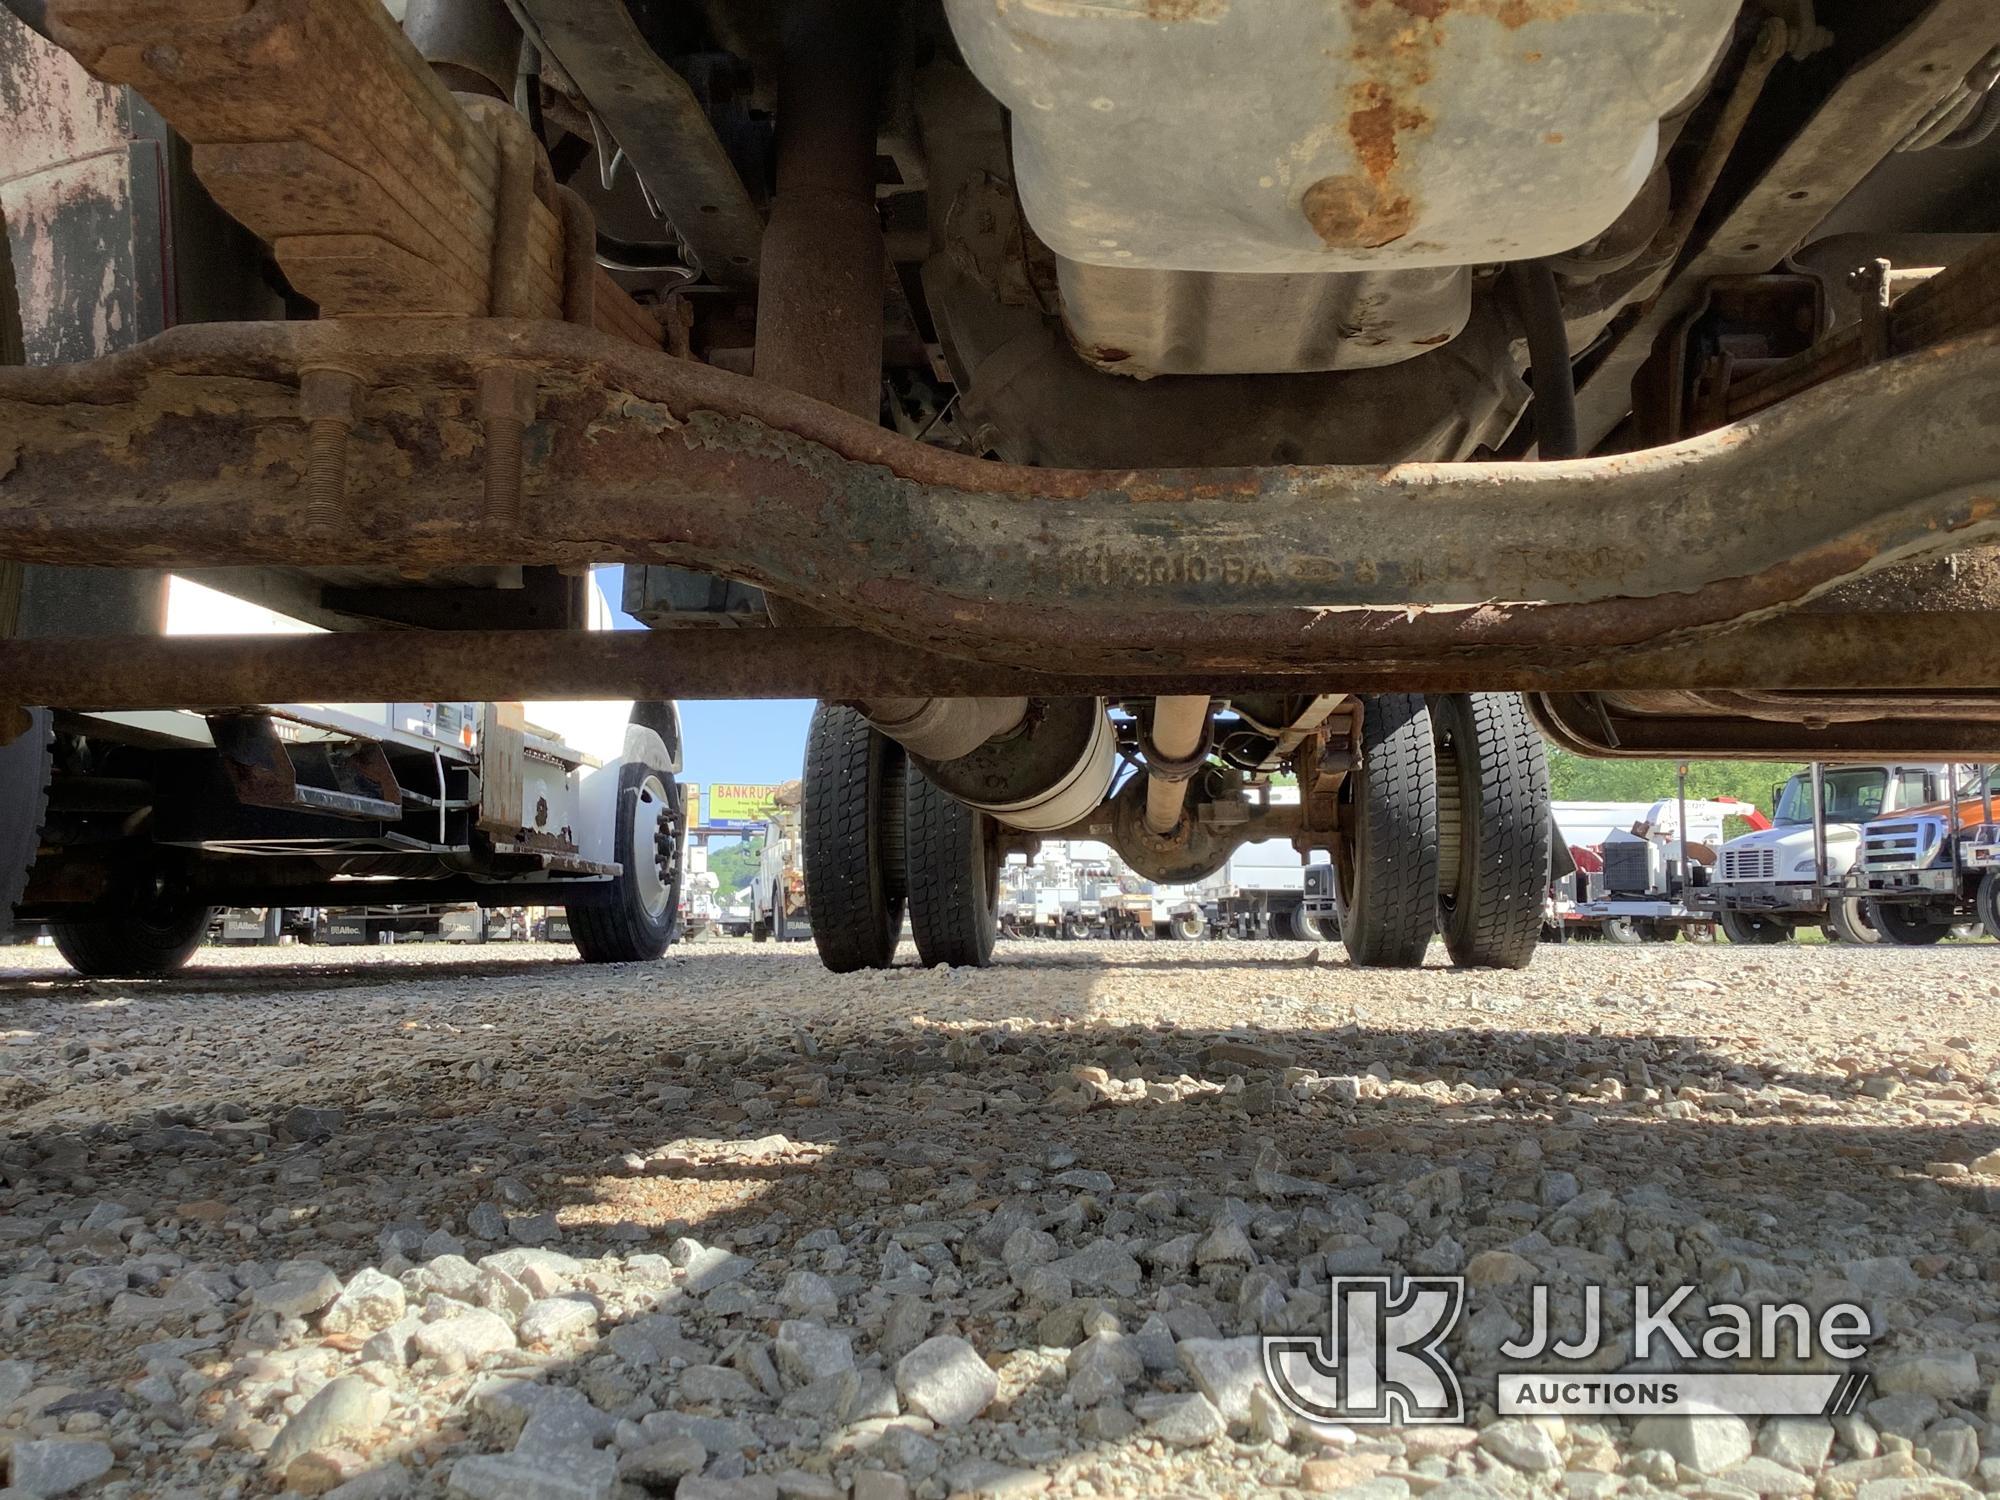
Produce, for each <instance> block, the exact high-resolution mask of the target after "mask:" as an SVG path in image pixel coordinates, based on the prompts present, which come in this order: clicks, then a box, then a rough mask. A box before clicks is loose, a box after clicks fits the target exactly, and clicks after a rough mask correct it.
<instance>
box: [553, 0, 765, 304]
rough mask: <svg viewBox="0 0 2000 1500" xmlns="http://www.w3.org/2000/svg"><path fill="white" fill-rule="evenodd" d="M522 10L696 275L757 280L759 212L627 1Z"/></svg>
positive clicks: (556, 1) (689, 92) (695, 102)
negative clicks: (680, 243) (683, 245)
mask: <svg viewBox="0 0 2000 1500" xmlns="http://www.w3.org/2000/svg"><path fill="white" fill-rule="evenodd" d="M521 8H522V9H523V10H524V11H525V12H526V13H527V14H528V16H529V18H530V19H531V20H532V21H533V22H534V24H535V29H536V32H537V34H538V35H539V37H540V39H541V41H542V42H543V44H544V45H545V46H546V47H547V48H548V50H549V52H550V53H551V54H552V55H553V56H554V57H555V59H556V61H557V62H559V63H561V64H562V67H563V71H564V72H566V73H568V74H569V76H570V77H571V78H572V79H574V80H575V82H576V84H577V87H578V88H579V89H581V90H582V91H583V93H584V95H585V96H586V97H587V98H588V99H589V100H590V103H591V107H592V108H593V109H595V110H596V111H597V113H598V115H599V116H600V117H601V118H602V119H603V121H604V123H605V125H606V126H607V127H608V128H609V130H610V131H611V134H612V137H613V138H614V139H615V140H616V141H617V142H618V144H619V146H620V147H622V148H623V150H624V152H625V156H626V159H627V160H628V161H630V162H631V163H632V166H633V167H634V168H635V169H636V170H637V172H638V173H639V179H640V181H642V182H643V183H645V185H646V189H647V191H648V192H650V193H651V194H652V195H653V198H654V201H656V202H657V203H659V205H660V206H661V207H662V208H663V209H664V210H665V211H666V214H667V218H668V219H669V220H671V221H672V223H673V226H674V229H675V231H676V232H677V233H679V235H680V237H681V238H682V239H683V240H685V241H686V242H687V246H688V249H689V250H690V251H691V252H692V253H693V255H694V258H695V260H696V261H697V262H699V263H700V265H701V268H702V270H704V271H706V272H707V273H708V275H709V276H710V277H711V278H712V279H713V280H716V281H720V282H723V283H725V284H727V283H741V282H752V281H755V280H756V279H757V272H758V262H759V259H760V256H761V253H762V250H761V245H760V241H761V240H762V237H763V233H764V225H763V221H762V219H761V217H760V216H759V214H758V212H757V206H756V204H755V203H753V202H752V201H751V199H750V192H749V189H747V188H746V187H745V186H744V185H743V179H742V177H741V176H739V175H738V173H737V171H736V168H735V166H734V164H733V163H731V161H730V160H729V157H728V154H727V153H726V152H724V150H723V149H722V143H721V142H720V141H719V140H717V139H716V135H715V127H714V126H713V125H711V124H710V123H709V120H708V115H707V114H706V112H705V111H704V110H703V108H702V103H701V101H700V100H699V99H698V98H696V97H695V93H694V90H693V89H692V88H690V87H689V86H688V83H687V80H685V79H684V78H682V77H681V76H680V74H678V73H676V72H675V71H674V70H673V69H672V68H670V67H668V66H667V65H666V63H664V62H662V61H661V60H660V58H659V56H658V54H657V53H655V52H654V51H653V49H652V46H651V45H650V44H649V43H648V42H647V41H646V38H645V37H644V36H643V35H642V34H641V32H640V30H639V27H638V25H637V24H636V23H635V22H634V21H633V19H632V16H631V13H630V12H629V11H628V10H627V9H626V6H625V0H522V4H521Z"/></svg>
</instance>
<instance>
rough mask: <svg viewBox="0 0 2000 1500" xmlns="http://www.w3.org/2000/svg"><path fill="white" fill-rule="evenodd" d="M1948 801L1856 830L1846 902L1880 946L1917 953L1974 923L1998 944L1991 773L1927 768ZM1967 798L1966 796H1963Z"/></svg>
mask: <svg viewBox="0 0 2000 1500" xmlns="http://www.w3.org/2000/svg"><path fill="white" fill-rule="evenodd" d="M1935 769H1937V770H1938V771H1939V773H1940V779H1941V780H1943V781H1948V782H1949V783H1950V785H1951V786H1952V787H1953V788H1954V789H1955V792H1956V795H1954V796H1949V797H1946V798H1944V799H1943V800H1941V801H1937V802H1932V803H1926V804H1924V805H1921V806H1913V807H1905V808H1903V809H1900V810H1898V811H1895V812H1891V813H1887V814H1885V815H1884V816H1882V817H1879V818H1875V819H1872V820H1871V821H1869V822H1867V823H1864V824H1863V825H1862V826H1861V831H1860V854H1859V857H1858V858H1857V859H1856V860H1855V861H1854V864H1853V867H1852V869H1850V870H1849V871H1848V876H1847V881H1846V887H1845V889H1846V895H1847V899H1849V900H1852V901H1855V902H1857V903H1858V904H1859V906H1860V908H1861V911H1862V913H1863V915H1864V916H1865V918H1866V919H1867V921H1868V922H1869V924H1870V925H1871V926H1872V927H1873V929H1874V931H1875V932H1876V933H1877V934H1878V936H1879V938H1880V940H1881V941H1882V942H1885V943H1894V944H1897V945H1899V946H1903V947H1919V946H1923V945H1927V944H1930V943H1935V942H1939V941H1941V940H1943V939H1944V938H1946V937H1949V936H1950V935H1951V932H1952V929H1953V928H1954V927H1958V926H1961V925H1963V924H1965V923H1967V922H1970V921H1973V920H1975V919H1976V920H1977V921H1978V922H1979V924H1980V925H1981V926H1982V927H1984V928H1985V929H1986V932H1987V933H1988V935H1990V936H1993V937H2000V825H1996V824H1995V822H1994V818H1993V786H1994V780H1995V768H1994V767H1992V766H1957V765H1954V766H1951V767H1949V768H1948V769H1947V768H1945V767H1937V768H1935ZM1968 794H1969V795H1968Z"/></svg>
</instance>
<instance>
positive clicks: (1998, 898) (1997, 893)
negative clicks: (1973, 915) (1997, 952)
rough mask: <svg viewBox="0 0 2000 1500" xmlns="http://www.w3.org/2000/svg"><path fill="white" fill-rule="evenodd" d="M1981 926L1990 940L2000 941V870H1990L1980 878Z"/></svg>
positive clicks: (1978, 901) (1979, 903) (1978, 899)
mask: <svg viewBox="0 0 2000 1500" xmlns="http://www.w3.org/2000/svg"><path fill="white" fill-rule="evenodd" d="M1975 905H1976V906H1977V907H1978V909H1979V925H1980V926H1981V927H1984V928H1985V929H1986V935H1987V936H1988V937H1990V938H1996V939H2000V870H1988V871H1987V872H1986V873H1985V874H1984V875H1982V876H1980V877H1979V894H1978V897H1977V899H1976V901H1975Z"/></svg>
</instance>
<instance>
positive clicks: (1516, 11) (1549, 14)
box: [1351, 0, 1576, 31]
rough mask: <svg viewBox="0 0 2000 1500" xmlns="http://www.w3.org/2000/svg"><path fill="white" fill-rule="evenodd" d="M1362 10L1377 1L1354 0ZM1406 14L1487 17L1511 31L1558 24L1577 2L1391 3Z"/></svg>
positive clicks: (1459, 0) (1433, 0)
mask: <svg viewBox="0 0 2000 1500" xmlns="http://www.w3.org/2000/svg"><path fill="white" fill-rule="evenodd" d="M1351 3H1352V5H1353V6H1354V8H1355V9H1356V10H1358V11H1366V10H1371V9H1373V8H1374V6H1375V4H1376V0H1351ZM1389 3H1390V4H1391V5H1393V6H1394V7H1395V8H1396V9H1397V10H1400V11H1401V12H1403V14H1404V15H1408V16H1415V17H1417V18H1418V19H1419V20H1423V21H1441V20H1443V19H1444V18H1445V17H1446V16H1448V15H1454V14H1455V15H1462V16H1485V17H1486V18H1487V19H1488V20H1492V21H1498V22H1499V23H1500V24H1501V25H1502V26H1504V27H1506V28H1507V29H1508V30H1509V31H1519V30H1520V29H1521V28H1522V27H1523V26H1526V25H1527V24H1528V23H1529V22H1530V21H1554V20H1559V19H1561V18H1562V17H1563V16H1567V15H1572V14H1574V13H1575V11H1576V0H1389Z"/></svg>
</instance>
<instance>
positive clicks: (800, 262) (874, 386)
mask: <svg viewBox="0 0 2000 1500" xmlns="http://www.w3.org/2000/svg"><path fill="white" fill-rule="evenodd" d="M876 10H877V6H876V5H875V0H808V3H806V4H803V5H800V6H797V7H795V8H794V9H793V11H792V12H791V13H790V14H789V15H788V17H787V20H786V25H785V32H784V37H783V53H782V57H781V64H780V70H779V78H778V92H779V103H778V177H777V183H778V187H777V194H776V196H775V197H774V198H773V199H772V202H771V227H770V229H769V231H768V233H767V234H766V237H765V246H764V254H765V265H764V280H763V285H762V287H760V288H759V290H758V294H757V355H756V372H757V378H758V379H760V380H767V381H770V382H771V383H772V384H774V385H778V386H782V387H783V388H784V389H786V390H788V391H797V392H799V393H801V394H803V395H808V396H814V397H817V398H818V399H819V400H822V401H825V402H827V403H828V404H829V405H832V406H838V407H840V408H841V409H842V410H843V411H850V412H853V413H854V414H855V415H856V416H859V417H863V418H866V419H867V420H868V421H870V422H873V421H874V420H875V419H876V417H877V415H878V414H879V412H880V410H881V406H882V286H883V280H882V278H883V264H884V255H883V248H882V221H881V218H880V216H879V215H878V214H877V213H876V210H875V144H876V143H875V117H876V104H877V97H878V95H879V93H880V72H881V57H880V50H879V28H878V26H877V24H875V23H874V21H873V20H871V17H872V16H873V15H874V13H875V12H876Z"/></svg>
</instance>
